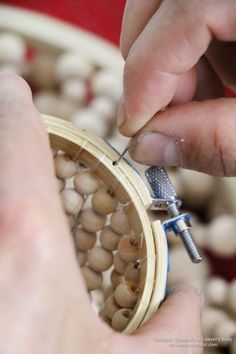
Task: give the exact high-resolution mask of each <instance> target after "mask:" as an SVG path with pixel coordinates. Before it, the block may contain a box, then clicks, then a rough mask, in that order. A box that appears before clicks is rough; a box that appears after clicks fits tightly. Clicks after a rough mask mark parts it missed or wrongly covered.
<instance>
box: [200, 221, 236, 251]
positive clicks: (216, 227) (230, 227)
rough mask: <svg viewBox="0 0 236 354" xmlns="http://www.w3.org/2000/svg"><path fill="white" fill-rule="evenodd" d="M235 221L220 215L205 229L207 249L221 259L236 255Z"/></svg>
mask: <svg viewBox="0 0 236 354" xmlns="http://www.w3.org/2000/svg"><path fill="white" fill-rule="evenodd" d="M235 230H236V220H235V217H233V216H230V215H222V216H219V217H218V218H216V219H214V220H213V221H212V222H211V223H210V225H209V227H208V228H207V237H206V246H207V248H208V249H209V250H210V251H212V252H213V253H215V254H216V255H219V256H222V257H233V256H235V255H236V237H235Z"/></svg>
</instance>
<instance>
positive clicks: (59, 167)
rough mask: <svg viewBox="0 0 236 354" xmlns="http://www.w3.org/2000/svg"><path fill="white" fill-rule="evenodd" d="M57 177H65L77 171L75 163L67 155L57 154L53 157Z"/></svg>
mask: <svg viewBox="0 0 236 354" xmlns="http://www.w3.org/2000/svg"><path fill="white" fill-rule="evenodd" d="M54 164H55V172H56V175H57V177H59V178H62V179H66V178H70V177H72V176H74V175H75V174H76V172H77V168H78V166H77V163H76V162H75V161H73V160H72V159H71V158H70V157H69V156H67V155H57V156H56V157H55V159H54Z"/></svg>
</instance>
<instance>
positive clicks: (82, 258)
mask: <svg viewBox="0 0 236 354" xmlns="http://www.w3.org/2000/svg"><path fill="white" fill-rule="evenodd" d="M77 259H78V262H79V265H80V267H83V266H84V265H85V264H86V262H87V253H86V252H84V251H78V252H77Z"/></svg>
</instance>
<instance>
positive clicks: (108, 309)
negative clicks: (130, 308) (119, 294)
mask: <svg viewBox="0 0 236 354" xmlns="http://www.w3.org/2000/svg"><path fill="white" fill-rule="evenodd" d="M119 309H120V306H119V305H118V304H117V303H116V301H115V299H114V295H110V296H109V297H108V298H107V299H106V301H105V305H104V313H105V315H106V316H107V317H108V318H109V319H110V320H111V319H112V317H113V315H114V313H115V312H116V311H118V310H119Z"/></svg>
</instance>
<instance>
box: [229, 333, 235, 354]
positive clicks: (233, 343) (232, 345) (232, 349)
mask: <svg viewBox="0 0 236 354" xmlns="http://www.w3.org/2000/svg"><path fill="white" fill-rule="evenodd" d="M230 354H236V337H234V338H233V341H232V343H231V344H230Z"/></svg>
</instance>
